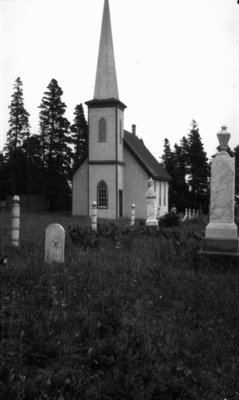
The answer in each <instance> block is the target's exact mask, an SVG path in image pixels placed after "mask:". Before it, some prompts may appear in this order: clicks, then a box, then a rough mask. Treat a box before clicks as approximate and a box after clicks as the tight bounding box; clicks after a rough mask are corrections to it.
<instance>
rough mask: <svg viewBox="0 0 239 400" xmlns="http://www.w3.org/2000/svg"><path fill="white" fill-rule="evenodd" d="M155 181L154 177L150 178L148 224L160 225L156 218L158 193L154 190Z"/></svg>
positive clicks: (147, 196)
mask: <svg viewBox="0 0 239 400" xmlns="http://www.w3.org/2000/svg"><path fill="white" fill-rule="evenodd" d="M153 185H154V181H153V179H152V178H150V179H149V189H148V192H147V195H146V198H147V220H146V225H147V226H158V221H157V219H156V197H157V196H156V193H155V191H154V186H153Z"/></svg>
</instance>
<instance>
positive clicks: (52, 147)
mask: <svg viewBox="0 0 239 400" xmlns="http://www.w3.org/2000/svg"><path fill="white" fill-rule="evenodd" d="M62 94H63V91H62V89H61V88H60V87H59V85H58V82H57V81H56V80H55V79H52V80H51V82H50V83H49V85H48V87H47V91H46V92H45V93H44V96H43V98H42V102H41V104H40V144H41V149H42V159H43V165H44V175H45V176H44V182H45V188H44V192H45V194H46V196H47V198H48V200H49V202H50V207H52V208H54V207H57V205H56V202H57V196H58V195H59V196H61V198H62V197H64V193H65V194H66V193H69V184H68V176H69V172H70V167H71V157H72V152H71V149H70V147H69V144H71V143H72V141H71V137H70V132H69V126H70V123H69V121H68V120H67V119H66V118H65V117H64V114H65V110H66V105H65V103H63V102H62V100H61V96H62ZM59 200H60V199H59ZM58 204H59V202H58Z"/></svg>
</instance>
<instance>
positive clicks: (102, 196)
mask: <svg viewBox="0 0 239 400" xmlns="http://www.w3.org/2000/svg"><path fill="white" fill-rule="evenodd" d="M97 207H98V208H108V186H107V185H106V183H105V181H100V182H99V183H98V186H97Z"/></svg>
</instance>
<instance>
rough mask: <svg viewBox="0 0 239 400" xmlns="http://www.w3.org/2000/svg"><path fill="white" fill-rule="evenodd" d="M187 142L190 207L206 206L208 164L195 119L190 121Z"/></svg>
mask: <svg viewBox="0 0 239 400" xmlns="http://www.w3.org/2000/svg"><path fill="white" fill-rule="evenodd" d="M187 143H188V145H187V147H188V148H187V152H188V172H189V180H188V183H189V185H190V193H191V207H193V208H202V207H203V206H205V207H206V206H207V203H208V190H209V165H208V159H207V156H206V152H205V151H204V148H203V144H202V141H201V137H200V134H199V128H198V126H197V123H196V121H195V120H193V121H192V127H191V130H190V132H189V134H188V139H187Z"/></svg>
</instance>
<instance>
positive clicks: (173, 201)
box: [162, 138, 178, 208]
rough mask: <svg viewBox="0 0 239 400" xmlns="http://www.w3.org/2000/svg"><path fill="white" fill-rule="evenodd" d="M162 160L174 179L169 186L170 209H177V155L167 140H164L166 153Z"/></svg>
mask: <svg viewBox="0 0 239 400" xmlns="http://www.w3.org/2000/svg"><path fill="white" fill-rule="evenodd" d="M162 159H163V166H164V168H165V169H166V171H167V172H168V173H169V175H170V176H171V178H172V180H171V182H170V185H169V207H170V208H171V207H175V206H176V207H177V206H178V204H177V191H176V184H175V182H176V174H177V171H176V166H175V154H174V152H173V151H172V150H171V146H170V143H169V140H168V139H167V138H165V139H164V153H163V155H162Z"/></svg>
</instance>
